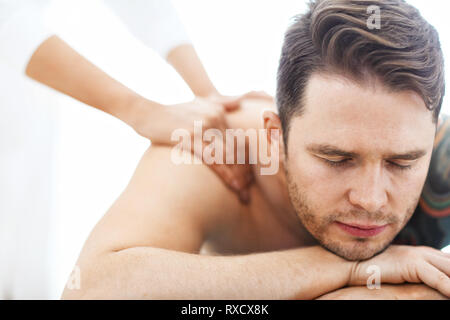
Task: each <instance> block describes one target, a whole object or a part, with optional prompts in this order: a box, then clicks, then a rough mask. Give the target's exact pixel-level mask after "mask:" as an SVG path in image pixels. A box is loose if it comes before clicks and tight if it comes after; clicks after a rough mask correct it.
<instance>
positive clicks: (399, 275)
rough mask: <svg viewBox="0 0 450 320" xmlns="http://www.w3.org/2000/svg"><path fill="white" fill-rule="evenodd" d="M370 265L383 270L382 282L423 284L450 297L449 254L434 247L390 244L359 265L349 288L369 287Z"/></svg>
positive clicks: (354, 271) (358, 263) (351, 278)
mask: <svg viewBox="0 0 450 320" xmlns="http://www.w3.org/2000/svg"><path fill="white" fill-rule="evenodd" d="M370 266H377V267H378V268H379V270H380V278H381V279H380V281H381V283H392V284H398V283H405V282H409V283H424V284H426V285H428V286H429V287H431V288H433V289H436V290H437V291H439V292H440V293H442V294H443V295H445V296H446V297H450V279H449V276H450V254H449V253H444V252H442V251H440V250H436V249H433V248H431V247H424V246H420V247H413V246H399V245H391V246H390V247H389V248H387V249H386V251H384V252H382V253H380V254H379V255H376V256H375V257H373V258H371V259H369V260H366V261H361V262H356V263H355V265H354V268H353V272H352V275H351V277H350V282H349V284H350V285H366V282H367V279H368V277H369V276H370V275H371V273H367V271H368V270H369V271H370V269H368V268H369V267H370Z"/></svg>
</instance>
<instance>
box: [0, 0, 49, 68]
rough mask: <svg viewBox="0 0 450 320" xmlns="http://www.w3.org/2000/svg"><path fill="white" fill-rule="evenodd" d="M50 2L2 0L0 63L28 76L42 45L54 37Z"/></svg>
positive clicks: (0, 12)
mask: <svg viewBox="0 0 450 320" xmlns="http://www.w3.org/2000/svg"><path fill="white" fill-rule="evenodd" d="M48 3H49V1H47V0H37V1H36V0H34V1H33V0H0V63H5V64H7V65H9V66H10V67H12V68H13V69H14V70H16V71H17V72H21V73H23V72H25V69H26V66H27V65H28V61H29V60H30V58H31V56H32V55H33V53H34V51H35V50H36V49H37V48H38V47H39V45H40V44H41V43H42V42H43V41H44V40H46V39H47V38H48V37H50V36H51V32H50V30H49V28H48V27H47V26H46V24H45V11H46V9H47V6H48Z"/></svg>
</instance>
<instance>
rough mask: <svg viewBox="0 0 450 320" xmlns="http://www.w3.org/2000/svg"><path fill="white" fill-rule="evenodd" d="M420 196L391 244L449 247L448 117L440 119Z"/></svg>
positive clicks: (449, 134) (449, 133) (449, 132)
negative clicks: (407, 219) (412, 212)
mask: <svg viewBox="0 0 450 320" xmlns="http://www.w3.org/2000/svg"><path fill="white" fill-rule="evenodd" d="M441 118H442V119H441V121H440V123H439V127H438V130H437V133H436V138H435V142H434V149H433V154H432V156H431V162H430V168H429V170H428V175H427V180H426V182H425V185H424V188H423V190H422V195H421V198H420V201H419V205H418V206H417V208H416V210H415V212H414V214H413V216H412V217H411V220H410V221H409V222H408V224H407V225H406V226H405V228H404V229H403V230H402V231H401V232H400V233H399V234H398V235H397V237H396V239H395V240H394V243H396V244H408V245H424V246H430V247H434V248H437V249H442V248H443V247H445V246H447V245H449V244H450V116H448V115H443V116H441Z"/></svg>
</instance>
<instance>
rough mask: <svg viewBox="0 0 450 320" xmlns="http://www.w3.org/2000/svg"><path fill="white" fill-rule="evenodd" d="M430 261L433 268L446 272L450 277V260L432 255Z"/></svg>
mask: <svg viewBox="0 0 450 320" xmlns="http://www.w3.org/2000/svg"><path fill="white" fill-rule="evenodd" d="M428 261H429V262H430V263H431V264H432V265H433V266H435V267H436V268H438V269H439V270H441V271H442V272H444V273H445V274H446V275H447V276H450V258H448V257H443V256H441V255H437V254H430V255H429V257H428Z"/></svg>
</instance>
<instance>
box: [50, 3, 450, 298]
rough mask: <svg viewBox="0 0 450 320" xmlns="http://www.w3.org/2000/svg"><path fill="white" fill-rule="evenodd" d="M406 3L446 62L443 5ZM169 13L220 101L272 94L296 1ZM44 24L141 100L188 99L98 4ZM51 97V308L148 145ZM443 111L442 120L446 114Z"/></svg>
mask: <svg viewBox="0 0 450 320" xmlns="http://www.w3.org/2000/svg"><path fill="white" fill-rule="evenodd" d="M409 2H410V3H412V4H414V5H415V6H416V7H418V8H419V9H420V10H421V11H422V14H423V15H424V16H425V18H427V19H428V20H429V21H430V22H431V23H432V24H433V25H434V26H435V27H436V28H437V29H438V31H440V36H441V42H442V46H443V50H444V52H445V53H446V56H447V60H448V56H449V53H450V34H448V33H447V32H446V30H450V22H449V19H448V18H447V12H448V8H449V3H448V2H447V1H442V0H439V1H438V0H435V1H423V0H420V1H419V0H415V1H409ZM173 3H174V5H175V7H176V9H177V11H178V13H179V15H180V18H181V20H182V21H183V23H184V24H185V27H186V29H187V32H188V34H189V36H190V38H191V39H192V41H193V43H194V45H195V47H196V49H197V51H198V53H199V55H200V57H201V59H202V61H203V63H204V65H205V67H206V69H207V70H208V73H209V75H210V77H211V79H212V80H213V82H214V84H215V85H216V87H217V88H218V89H219V91H221V92H222V93H224V94H239V93H243V92H246V91H249V90H265V91H267V92H269V93H270V94H274V93H275V77H276V68H277V63H278V58H279V53H280V48H281V42H282V39H283V33H284V31H285V29H286V27H287V25H288V24H289V18H290V17H292V16H293V15H295V14H297V13H299V12H302V11H303V10H304V8H305V1H303V0H297V1H293V0H281V1H261V0H259V1H256V0H239V1H238V0H227V1H219V0H189V1H187V0H175V1H173ZM48 19H49V20H50V21H51V23H52V24H54V25H56V26H58V28H59V30H60V35H61V36H62V37H63V38H64V39H65V40H66V41H67V42H69V44H70V45H72V46H73V47H74V48H75V49H76V50H78V51H79V52H80V53H82V54H83V55H84V56H86V57H87V58H88V59H89V60H91V61H92V62H94V63H95V64H97V65H98V66H99V67H100V68H102V69H103V70H105V71H106V72H107V73H109V74H110V75H112V76H113V77H114V78H116V79H118V80H119V81H121V82H123V83H124V84H126V85H127V86H129V87H130V88H132V89H133V90H135V91H137V92H138V93H140V94H142V95H144V96H146V97H147V98H150V99H153V100H156V101H158V102H161V103H167V104H170V103H178V102H183V101H187V100H190V99H192V98H193V96H192V94H191V93H190V91H189V89H188V88H187V86H185V85H184V83H183V82H182V80H181V79H180V78H179V77H178V76H177V74H176V73H175V72H174V71H173V70H172V69H171V68H170V67H169V66H168V65H167V64H166V63H165V62H164V61H163V60H162V59H161V58H160V57H159V56H157V55H156V54H155V53H154V52H152V51H151V50H150V49H148V48H145V47H144V46H143V45H142V44H141V43H139V41H138V40H136V39H135V38H133V37H132V36H131V35H130V33H128V31H127V30H126V28H125V27H124V26H123V25H122V23H121V22H120V21H119V20H118V19H117V18H116V17H115V16H114V15H113V14H112V12H111V11H109V9H108V8H107V7H106V6H104V5H103V4H102V2H101V1H99V0H95V1H76V2H75V1H71V0H64V1H57V2H55V4H54V5H53V7H52V10H51V12H50V15H49V17H48ZM162 36H164V35H162ZM447 74H449V72H448V71H447ZM447 82H448V81H447ZM43 90H47V89H45V88H43ZM53 95H54V97H55V99H57V105H58V108H57V109H58V113H59V114H58V115H57V117H58V120H57V125H58V134H57V136H56V140H57V148H56V157H57V159H56V166H55V168H54V170H55V172H54V177H55V181H54V182H55V183H54V186H55V188H54V209H55V210H54V212H53V214H52V215H53V218H52V220H51V233H50V238H51V240H52V241H51V243H52V245H51V256H50V261H49V268H50V269H51V275H52V276H51V282H52V285H51V293H50V298H55V299H57V298H59V296H60V294H61V291H62V288H63V286H64V283H65V281H66V280H67V276H68V275H69V273H70V271H71V269H72V267H73V265H74V263H75V260H76V258H77V257H78V254H79V252H80V250H81V247H82V245H83V242H84V240H85V239H86V238H87V236H88V234H89V232H90V230H92V228H93V227H94V225H95V223H96V222H97V221H98V220H99V219H100V218H101V216H102V215H103V214H104V213H105V212H106V210H107V209H108V207H109V206H110V205H111V204H112V203H113V201H114V200H115V199H116V198H117V197H118V195H119V194H120V192H121V191H122V190H123V189H124V187H125V186H126V184H127V182H128V180H129V178H130V176H131V174H132V172H133V171H134V168H135V166H136V164H137V162H138V160H139V158H140V156H141V155H142V153H143V151H144V150H145V149H146V148H147V147H148V145H149V142H148V141H147V140H145V139H144V138H141V137H139V136H138V135H137V134H135V133H134V131H133V130H132V129H130V128H128V127H127V126H126V125H124V124H123V123H121V122H120V121H119V120H117V119H114V118H113V117H111V116H109V115H106V114H104V113H102V112H99V111H97V110H94V109H92V108H89V107H87V106H85V105H83V104H81V103H78V102H76V101H74V100H73V99H71V98H68V97H64V96H62V95H59V94H57V93H54V94H53ZM443 111H444V112H446V113H450V108H449V105H448V104H445V105H444V109H443ZM168 183H171V182H168Z"/></svg>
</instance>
